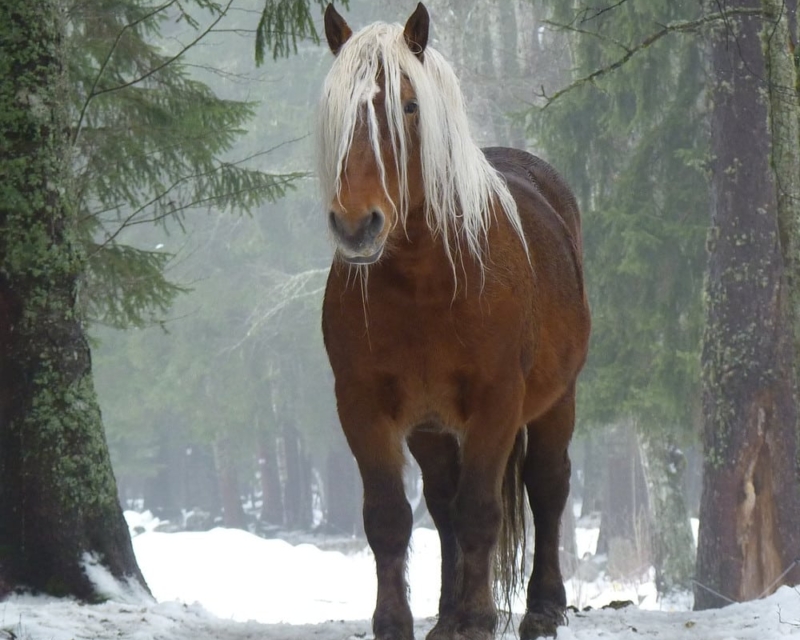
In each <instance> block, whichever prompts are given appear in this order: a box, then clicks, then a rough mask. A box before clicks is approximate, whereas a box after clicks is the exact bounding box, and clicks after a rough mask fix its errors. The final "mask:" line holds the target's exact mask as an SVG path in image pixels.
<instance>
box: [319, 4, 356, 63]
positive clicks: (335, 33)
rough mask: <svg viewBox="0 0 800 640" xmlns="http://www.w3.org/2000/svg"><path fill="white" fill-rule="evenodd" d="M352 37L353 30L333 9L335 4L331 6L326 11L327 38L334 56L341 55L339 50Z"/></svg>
mask: <svg viewBox="0 0 800 640" xmlns="http://www.w3.org/2000/svg"><path fill="white" fill-rule="evenodd" d="M352 35H353V30H352V29H351V28H350V27H349V26H348V25H347V23H346V22H345V21H344V18H342V16H340V15H339V13H338V12H337V11H336V9H334V8H333V3H331V4H329V5H328V8H327V9H325V37H326V38H327V39H328V46H329V47H330V48H331V51H333V55H336V54H337V53H339V49H341V48H342V45H343V44H344V43H345V42H347V40H348V39H349V38H350V36H352Z"/></svg>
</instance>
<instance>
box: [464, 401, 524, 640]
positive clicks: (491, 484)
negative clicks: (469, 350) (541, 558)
mask: <svg viewBox="0 0 800 640" xmlns="http://www.w3.org/2000/svg"><path fill="white" fill-rule="evenodd" d="M507 391H508V390H507ZM511 391H513V389H511ZM478 397H480V398H481V400H482V401H483V402H482V405H483V406H481V407H480V409H479V410H478V411H476V413H475V414H474V415H473V416H471V417H470V420H469V424H468V426H467V432H466V434H465V437H464V440H463V444H462V457H461V475H460V479H459V486H458V491H457V493H456V497H455V500H454V501H453V523H454V525H455V531H456V538H457V540H458V544H459V547H460V549H461V555H462V566H461V576H460V577H461V588H460V598H459V604H458V614H457V626H456V633H455V635H454V638H455V639H456V640H490V639H491V638H492V637H493V636H494V631H495V627H496V626H497V610H496V608H495V603H494V597H493V591H492V584H493V574H492V568H493V565H494V552H495V548H496V546H497V541H498V537H499V533H500V525H501V521H502V518H503V505H502V483H503V476H504V472H505V468H506V465H507V463H508V458H509V454H510V453H511V450H512V448H513V445H514V440H515V438H516V435H517V433H518V431H519V429H520V426H521V425H520V421H521V418H520V409H519V407H520V405H521V399H520V397H521V392H520V394H519V396H518V395H516V394H514V393H508V392H507V393H503V394H502V395H499V396H494V397H491V396H490V397H487V395H486V394H480V395H479V396H478Z"/></svg>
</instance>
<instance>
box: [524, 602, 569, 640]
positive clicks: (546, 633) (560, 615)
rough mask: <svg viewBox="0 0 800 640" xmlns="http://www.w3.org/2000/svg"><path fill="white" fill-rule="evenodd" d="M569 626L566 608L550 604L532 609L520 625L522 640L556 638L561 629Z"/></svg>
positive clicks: (540, 604)
mask: <svg viewBox="0 0 800 640" xmlns="http://www.w3.org/2000/svg"><path fill="white" fill-rule="evenodd" d="M566 624H567V613H566V610H565V609H564V607H562V606H560V605H557V604H552V603H549V602H543V603H539V604H537V605H536V606H534V607H532V608H530V609H529V610H528V612H527V613H526V614H525V617H524V618H523V619H522V623H521V624H520V625H519V637H520V640H535V639H536V638H555V637H556V633H557V631H558V628H559V627H563V626H565V625H566Z"/></svg>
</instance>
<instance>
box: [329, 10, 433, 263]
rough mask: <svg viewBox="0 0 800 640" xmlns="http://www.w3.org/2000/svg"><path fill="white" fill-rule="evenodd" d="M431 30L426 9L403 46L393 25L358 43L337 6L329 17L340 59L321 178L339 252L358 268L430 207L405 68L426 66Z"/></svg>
mask: <svg viewBox="0 0 800 640" xmlns="http://www.w3.org/2000/svg"><path fill="white" fill-rule="evenodd" d="M428 25H429V18H428V12H427V10H426V9H425V7H424V6H423V5H422V3H420V4H419V5H418V6H417V9H416V11H415V12H414V13H413V14H412V15H411V17H410V18H409V19H408V22H407V23H406V25H405V28H404V29H403V34H402V36H403V37H402V40H401V39H400V38H399V37H398V36H397V33H396V32H395V31H392V30H391V27H390V25H383V26H385V27H387V28H386V29H384V30H381V29H380V28H378V29H377V30H376V29H375V28H373V31H372V32H370V33H365V32H364V31H362V32H359V33H357V34H355V36H354V35H353V32H352V31H351V29H350V27H349V26H348V25H347V23H346V22H345V20H344V19H343V18H342V17H341V16H340V15H339V14H338V13H337V12H336V10H335V9H334V8H333V5H328V8H327V10H326V11H325V35H326V36H327V40H328V45H329V46H330V48H331V51H332V52H333V53H334V55H336V56H337V60H336V62H335V63H334V69H332V70H331V73H330V74H329V76H328V80H327V81H326V88H325V93H324V97H323V103H322V106H321V113H320V128H321V132H320V141H321V147H322V149H321V158H320V179H321V181H322V184H323V191H324V192H325V191H327V193H325V199H326V201H327V202H326V205H327V206H328V210H329V213H328V221H329V225H330V230H331V233H332V235H333V239H334V241H335V244H336V249H337V253H338V255H339V257H340V258H342V259H343V260H345V261H347V262H349V263H352V264H371V263H373V262H375V261H376V260H378V259H379V258H380V257H381V254H382V253H383V250H384V248H385V246H386V243H387V238H388V237H389V235H390V233H391V232H392V230H393V229H394V228H395V227H397V225H398V222H404V220H405V214H406V213H407V212H408V211H409V210H412V209H416V208H419V207H421V206H422V204H423V202H424V198H425V194H424V187H423V180H422V168H421V164H422V160H421V156H420V135H419V117H420V114H419V111H420V107H419V102H418V96H417V91H416V90H415V87H414V86H413V84H412V82H411V80H410V79H409V74H408V72H407V71H406V69H407V68H408V65H418V66H421V65H422V61H423V57H424V51H425V47H426V45H427V42H428ZM365 31H366V30H365ZM370 38H371V39H372V41H368V40H369V39H370ZM417 71H419V70H417Z"/></svg>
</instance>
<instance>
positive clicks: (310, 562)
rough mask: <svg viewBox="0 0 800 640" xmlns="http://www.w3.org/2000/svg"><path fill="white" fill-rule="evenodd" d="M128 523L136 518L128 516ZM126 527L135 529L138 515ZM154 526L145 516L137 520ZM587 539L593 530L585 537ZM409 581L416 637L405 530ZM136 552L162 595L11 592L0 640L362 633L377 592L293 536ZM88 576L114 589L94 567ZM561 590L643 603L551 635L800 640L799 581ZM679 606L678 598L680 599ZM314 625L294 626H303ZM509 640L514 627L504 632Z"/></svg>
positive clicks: (327, 639) (419, 586)
mask: <svg viewBox="0 0 800 640" xmlns="http://www.w3.org/2000/svg"><path fill="white" fill-rule="evenodd" d="M126 515H128V517H129V521H131V520H137V516H135V515H134V514H126ZM135 524H138V525H139V526H142V524H143V523H142V522H141V521H137V522H136V523H135ZM143 528H145V529H151V528H152V523H146V522H145V523H144V527H143ZM589 538H591V535H589ZM413 543H414V546H413V552H412V554H411V557H410V563H409V564H410V567H409V580H410V583H411V592H412V600H411V601H412V608H413V611H414V614H415V616H417V622H416V633H415V635H416V638H417V640H422V639H423V638H424V637H425V633H426V632H427V631H428V629H430V627H432V626H433V624H434V619H433V618H432V617H431V616H432V615H433V613H434V611H435V608H436V601H437V597H438V541H437V538H436V534H435V532H433V531H430V530H425V529H418V530H416V531H415V532H414V539H413ZM134 549H135V551H136V554H137V558H138V559H139V563H140V565H141V567H142V570H143V572H144V574H145V577H146V579H147V580H148V583H149V584H150V587H151V589H152V591H153V593H154V595H155V596H156V598H157V599H158V600H159V601H160V602H159V603H158V604H156V603H154V602H151V601H148V600H147V599H146V598H144V597H143V596H142V595H141V594H138V595H137V594H135V593H130V592H125V591H120V592H118V593H116V594H112V596H111V600H110V601H109V602H106V603H105V604H101V605H93V606H88V605H81V604H78V603H75V602H70V601H64V600H54V599H47V598H41V597H30V596H17V597H15V598H12V599H11V600H8V601H5V602H0V640H106V639H107V640H112V639H114V640H119V639H120V638H124V639H131V640H199V639H215V640H248V639H253V640H255V639H258V640H361V639H369V638H371V625H370V622H369V620H368V618H369V615H370V613H371V610H372V607H373V604H374V598H375V580H374V569H373V564H372V558H371V556H370V554H369V552H368V551H367V550H361V551H357V552H355V553H348V554H343V553H340V552H336V551H322V550H320V549H318V548H317V547H315V546H313V545H310V544H300V545H291V544H289V543H287V542H285V541H281V540H264V539H261V538H257V537H256V536H253V535H251V534H248V533H245V532H242V531H237V530H225V529H215V530H213V531H209V532H205V533H175V534H166V533H156V532H153V531H147V532H146V533H143V534H141V535H138V536H136V537H135V538H134ZM91 571H93V573H91V574H90V575H92V576H93V579H95V580H96V582H97V583H98V584H104V585H106V586H107V588H108V589H109V592H110V590H111V589H112V588H113V586H112V585H111V584H110V583H109V582H108V581H107V580H106V579H104V576H103V575H102V572H101V571H99V570H98V569H97V568H95V569H93V570H91ZM567 586H568V592H570V593H571V594H572V597H573V598H580V599H581V600H582V601H583V602H589V603H591V604H593V606H595V607H597V606H601V605H602V603H603V602H608V601H611V600H625V599H629V598H630V599H634V600H636V601H639V602H641V604H642V606H644V607H649V608H650V609H651V610H644V609H641V608H636V607H633V606H631V607H627V608H625V609H621V610H618V611H614V610H593V611H589V612H585V613H572V614H570V625H569V626H568V627H564V628H561V629H559V632H558V640H634V639H639V640H640V639H642V638H654V639H658V640H778V639H782V638H789V637H797V638H800V590H798V589H791V588H788V587H784V588H782V589H781V590H779V591H778V593H776V594H775V595H773V596H772V597H770V598H767V599H765V600H761V601H758V602H750V603H744V604H739V605H733V606H730V607H727V608H725V609H720V610H715V611H706V612H692V611H687V610H685V609H686V603H684V604H683V605H682V606H683V609H684V610H678V611H670V612H666V611H658V610H652V609H653V608H658V607H660V606H661V604H660V603H658V602H657V601H655V600H654V599H653V597H652V593H653V588H652V584H651V583H648V582H646V581H645V582H641V581H639V582H637V583H630V584H620V583H617V582H613V581H607V580H603V579H602V576H600V577H598V579H597V580H596V581H594V582H591V583H587V582H584V583H581V584H575V583H570V584H568V585H567ZM678 606H679V607H680V606H681V605H678ZM304 622H305V623H314V624H303V623H304ZM514 627H516V624H515V625H514ZM513 638H516V635H515V633H514V631H513V629H510V630H509V631H508V632H507V633H506V634H505V635H503V636H502V639H503V640H512V639H513Z"/></svg>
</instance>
